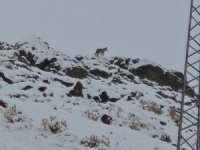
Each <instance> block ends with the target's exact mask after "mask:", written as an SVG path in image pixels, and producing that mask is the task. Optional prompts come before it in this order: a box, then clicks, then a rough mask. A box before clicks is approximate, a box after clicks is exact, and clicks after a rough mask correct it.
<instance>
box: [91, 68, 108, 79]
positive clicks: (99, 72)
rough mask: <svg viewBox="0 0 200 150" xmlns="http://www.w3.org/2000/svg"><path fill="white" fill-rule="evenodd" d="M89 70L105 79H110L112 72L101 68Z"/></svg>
mask: <svg viewBox="0 0 200 150" xmlns="http://www.w3.org/2000/svg"><path fill="white" fill-rule="evenodd" d="M89 72H90V74H92V75H95V76H97V77H102V78H104V79H108V78H109V77H110V76H111V74H109V73H108V72H106V71H103V70H99V69H94V70H90V71H89Z"/></svg>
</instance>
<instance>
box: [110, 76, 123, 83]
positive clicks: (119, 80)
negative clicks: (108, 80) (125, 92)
mask: <svg viewBox="0 0 200 150" xmlns="http://www.w3.org/2000/svg"><path fill="white" fill-rule="evenodd" d="M112 82H113V83H114V84H124V82H123V81H122V80H121V79H120V78H118V77H113V79H112Z"/></svg>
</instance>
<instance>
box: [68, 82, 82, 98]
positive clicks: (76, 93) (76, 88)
mask: <svg viewBox="0 0 200 150" xmlns="http://www.w3.org/2000/svg"><path fill="white" fill-rule="evenodd" d="M82 90H83V85H82V83H81V82H79V81H78V82H77V83H76V85H75V86H74V89H73V90H71V91H70V92H69V94H68V96H69V97H71V96H75V97H83V91H82Z"/></svg>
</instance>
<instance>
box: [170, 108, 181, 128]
mask: <svg viewBox="0 0 200 150" xmlns="http://www.w3.org/2000/svg"><path fill="white" fill-rule="evenodd" d="M169 116H170V117H171V118H172V120H174V121H175V123H177V124H178V123H179V122H180V116H179V114H177V112H176V107H175V106H172V107H171V108H170V110H169Z"/></svg>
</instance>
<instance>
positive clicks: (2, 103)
mask: <svg viewBox="0 0 200 150" xmlns="http://www.w3.org/2000/svg"><path fill="white" fill-rule="evenodd" d="M0 106H1V107H3V108H7V107H8V104H7V103H6V102H4V101H2V100H0Z"/></svg>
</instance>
